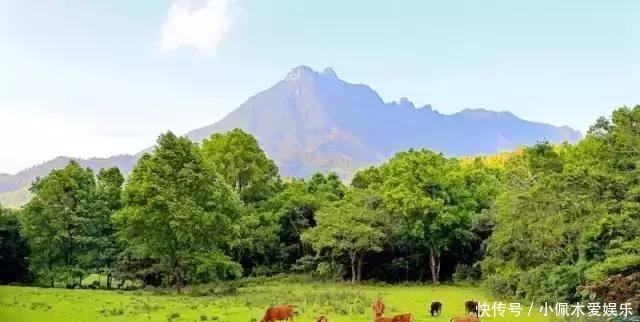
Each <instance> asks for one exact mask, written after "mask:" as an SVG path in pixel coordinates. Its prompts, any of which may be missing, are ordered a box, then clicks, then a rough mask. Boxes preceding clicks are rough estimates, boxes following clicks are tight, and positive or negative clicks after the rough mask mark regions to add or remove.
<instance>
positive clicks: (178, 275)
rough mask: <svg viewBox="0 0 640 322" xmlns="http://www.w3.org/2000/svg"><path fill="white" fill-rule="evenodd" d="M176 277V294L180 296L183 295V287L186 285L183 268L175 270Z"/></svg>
mask: <svg viewBox="0 0 640 322" xmlns="http://www.w3.org/2000/svg"><path fill="white" fill-rule="evenodd" d="M174 276H175V278H176V292H177V293H178V294H182V286H183V285H184V284H183V283H184V276H183V273H182V268H181V267H176V268H175V272H174Z"/></svg>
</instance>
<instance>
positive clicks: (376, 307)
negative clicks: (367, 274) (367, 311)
mask: <svg viewBox="0 0 640 322" xmlns="http://www.w3.org/2000/svg"><path fill="white" fill-rule="evenodd" d="M373 313H375V314H376V319H377V318H379V317H381V316H382V314H383V313H384V302H382V298H380V297H377V298H376V299H375V301H373Z"/></svg>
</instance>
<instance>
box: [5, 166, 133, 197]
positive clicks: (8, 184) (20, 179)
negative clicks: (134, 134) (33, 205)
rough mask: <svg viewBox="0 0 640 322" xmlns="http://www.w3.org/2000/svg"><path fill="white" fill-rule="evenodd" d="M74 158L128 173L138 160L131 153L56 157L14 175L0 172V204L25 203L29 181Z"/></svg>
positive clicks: (94, 167)
mask: <svg viewBox="0 0 640 322" xmlns="http://www.w3.org/2000/svg"><path fill="white" fill-rule="evenodd" d="M71 160H76V161H78V163H80V165H81V166H83V167H89V168H92V169H94V170H96V171H97V170H99V169H102V168H108V167H113V166H116V167H118V168H120V169H121V170H122V171H123V172H125V173H128V172H129V171H131V169H132V168H133V166H134V165H135V164H136V161H138V158H137V157H136V156H133V155H126V154H123V155H116V156H112V157H109V158H90V159H79V158H69V157H57V158H55V159H53V160H50V161H47V162H44V163H42V164H39V165H36V166H33V167H31V168H28V169H25V170H22V171H20V172H18V173H16V174H15V175H8V174H0V205H3V206H6V207H17V206H20V205H22V204H24V203H26V202H27V201H28V200H29V198H30V197H31V195H30V193H29V187H30V185H31V182H32V181H33V180H35V179H36V178H38V177H44V176H46V175H47V174H48V173H49V172H51V170H54V169H59V168H62V167H64V166H66V165H67V163H69V161H71Z"/></svg>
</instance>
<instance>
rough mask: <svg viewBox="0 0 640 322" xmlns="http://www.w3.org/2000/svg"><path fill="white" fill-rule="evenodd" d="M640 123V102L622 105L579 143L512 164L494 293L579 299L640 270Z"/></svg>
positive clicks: (490, 257)
mask: <svg viewBox="0 0 640 322" xmlns="http://www.w3.org/2000/svg"><path fill="white" fill-rule="evenodd" d="M638 122H640V106H635V107H633V108H627V107H623V108H619V109H617V110H616V111H614V113H613V115H612V117H611V119H606V118H601V119H599V120H598V121H597V122H596V124H595V125H594V126H593V127H592V128H591V129H590V131H589V134H588V135H587V137H586V138H585V139H584V140H583V141H581V142H580V143H578V144H576V145H568V144H563V145H560V146H552V145H550V144H548V143H545V142H542V143H539V144H537V145H535V146H533V147H529V148H525V149H524V150H523V153H521V154H519V155H516V156H514V157H512V158H510V159H509V160H508V161H507V162H506V163H505V165H504V168H505V175H504V180H503V181H504V183H505V188H504V190H502V192H501V193H500V194H499V196H498V198H497V201H496V205H495V213H496V217H495V227H494V231H493V234H492V235H491V237H490V238H489V240H488V247H487V254H486V257H485V258H484V260H483V265H482V267H483V274H484V275H485V276H484V277H485V282H486V285H488V286H489V287H490V288H491V289H492V290H493V291H494V292H495V293H498V294H502V295H510V296H511V295H517V296H521V297H527V298H530V299H532V300H545V301H546V300H554V301H560V300H562V301H575V300H577V299H579V298H580V296H584V294H581V293H580V292H579V291H578V290H579V289H580V288H581V286H583V285H585V284H589V285H597V283H600V282H601V281H603V280H606V279H607V278H608V277H610V276H615V275H616V274H623V275H629V274H633V273H635V272H638V271H639V270H640V251H638V249H639V246H640V239H639V237H640V216H639V215H638V214H639V213H640V211H639V210H640V198H639V196H640V193H639V192H640V181H638V179H637V178H638V177H639V176H638V175H639V174H640V172H639V171H640V167H639V166H640V150H638V144H640V132H638V126H637V124H638ZM594 283H595V284H594Z"/></svg>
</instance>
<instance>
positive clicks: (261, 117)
mask: <svg viewBox="0 0 640 322" xmlns="http://www.w3.org/2000/svg"><path fill="white" fill-rule="evenodd" d="M233 128H241V129H243V130H245V131H247V132H249V133H251V134H253V135H254V136H255V137H256V138H257V139H258V141H259V142H260V145H261V146H262V148H263V149H264V150H265V151H266V153H267V154H268V155H269V156H270V157H271V158H273V159H274V160H275V161H276V163H277V164H278V166H279V168H280V172H281V174H282V175H283V176H295V177H307V176H309V175H311V174H312V173H314V172H316V171H331V170H332V171H337V172H338V173H340V174H341V175H342V176H345V177H347V176H349V175H350V174H352V173H353V172H354V171H356V170H357V169H358V168H361V167H363V166H366V165H370V164H375V163H379V162H381V161H383V160H384V159H386V158H388V157H390V156H391V155H393V154H394V153H396V152H398V151H402V150H406V149H409V148H422V147H425V148H429V149H432V150H435V151H439V152H442V153H443V154H445V155H447V156H470V155H486V154H493V153H497V152H501V151H508V150H513V149H515V148H517V147H518V146H521V145H531V144H534V143H536V142H537V141H540V140H548V141H550V142H556V143H559V142H563V141H569V142H574V141H577V140H579V139H580V138H581V137H582V135H581V134H580V132H578V131H575V130H573V129H571V128H569V127H566V126H563V127H556V126H553V125H549V124H544V123H537V122H530V121H525V120H522V119H520V118H518V117H517V116H515V115H513V114H512V113H510V112H494V111H489V110H485V109H465V110H462V111H460V112H458V113H455V114H449V115H448V114H442V113H439V112H437V111H435V110H433V109H432V108H431V106H430V105H425V106H422V107H419V108H416V107H415V106H414V104H413V103H412V102H411V101H409V100H408V99H406V98H401V99H399V100H398V101H396V102H390V103H385V102H384V101H383V100H382V98H380V96H379V95H378V93H376V92H375V91H374V90H372V89H371V88H370V87H368V86H366V85H362V84H351V83H348V82H345V81H343V80H341V79H339V78H338V77H337V76H336V73H335V72H334V71H333V70H332V69H330V68H327V69H325V70H324V71H322V72H316V71H314V70H312V69H311V68H309V67H306V66H299V67H296V68H294V69H293V70H291V71H290V72H289V73H288V74H287V76H286V77H285V78H284V79H283V80H281V81H279V82H278V83H276V84H275V85H274V86H272V87H271V88H269V89H267V90H265V91H262V92H260V93H258V94H256V95H254V96H252V97H250V98H249V99H248V100H247V101H246V102H244V103H243V104H242V105H240V106H239V107H238V108H236V109H235V110H233V111H232V112H231V113H229V114H228V115H227V116H225V117H224V118H223V119H221V120H220V121H218V122H216V123H213V124H211V125H207V126H205V127H202V128H199V129H196V130H193V131H190V132H188V133H187V136H188V137H189V138H191V139H192V140H194V141H201V140H202V139H204V138H206V137H208V136H210V135H211V134H212V133H216V132H226V131H228V130H231V129H233ZM139 155H140V154H137V155H135V156H131V155H118V156H114V157H111V158H92V159H80V160H78V161H79V162H80V163H81V164H82V165H83V166H87V167H91V168H93V169H95V170H97V169H100V168H102V167H110V166H118V167H120V168H121V170H122V171H123V172H125V173H128V172H129V171H130V170H131V168H132V167H133V166H134V164H135V162H136V160H137V157H138V156H139ZM69 160H70V158H67V157H59V158H56V159H54V160H51V161H48V162H45V163H43V164H41V165H38V166H35V167H32V168H29V169H26V170H23V171H20V172H19V173H17V174H15V175H7V174H0V204H3V205H8V206H17V205H20V204H23V203H24V202H25V201H26V200H28V198H29V194H28V192H27V187H28V186H29V184H30V182H31V181H33V180H34V179H35V178H36V177H38V176H44V175H46V174H47V173H49V172H50V171H51V170H52V169H55V168H60V167H62V166H64V165H65V164H66V163H67V162H68V161H69Z"/></svg>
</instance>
